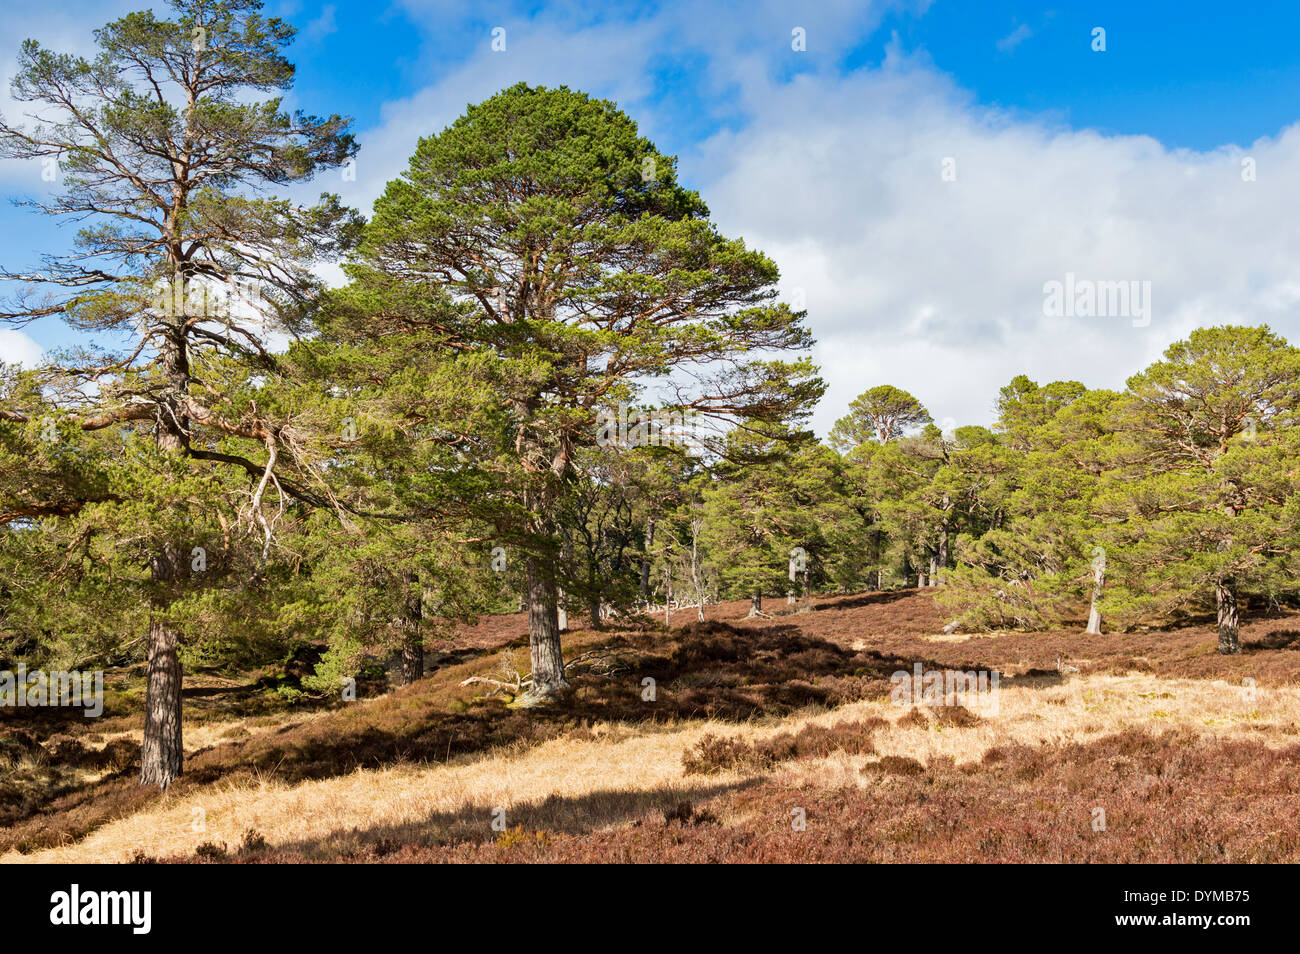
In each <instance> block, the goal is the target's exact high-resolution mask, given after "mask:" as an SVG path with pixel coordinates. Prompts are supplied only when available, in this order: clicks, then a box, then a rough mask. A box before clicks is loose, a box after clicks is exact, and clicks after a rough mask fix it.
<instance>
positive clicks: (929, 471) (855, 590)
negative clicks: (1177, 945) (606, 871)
mask: <svg viewBox="0 0 1300 954" xmlns="http://www.w3.org/2000/svg"><path fill="white" fill-rule="evenodd" d="M171 6H172V8H173V15H172V16H171V17H170V18H168V19H164V18H160V17H158V16H156V15H155V14H152V13H134V14H130V15H128V16H125V17H123V18H121V19H118V20H116V21H113V22H111V23H109V24H108V25H106V26H104V27H102V28H100V29H99V30H98V31H97V32H96V34H95V35H96V42H97V45H98V49H99V53H98V54H97V55H96V56H95V57H93V58H85V57H81V56H76V55H70V54H64V53H61V52H59V51H57V50H51V49H48V48H46V47H44V46H42V45H40V44H38V43H36V42H34V41H27V42H26V43H24V44H23V45H22V47H21V50H20V53H19V69H18V73H17V75H16V78H15V80H14V86H13V89H14V96H15V98H17V99H19V100H20V101H22V102H23V103H25V104H27V105H30V107H31V114H30V115H33V116H39V117H40V118H39V120H35V119H27V120H24V119H23V118H21V117H16V116H12V115H6V116H4V117H3V119H0V157H3V158H6V159H11V160H26V161H30V162H33V163H42V162H50V163H53V164H55V165H56V167H57V170H58V175H59V180H58V181H59V184H60V190H59V191H58V192H57V194H56V195H55V196H54V197H53V198H50V199H46V200H33V201H32V202H31V203H29V206H30V208H29V210H28V211H29V212H30V213H31V215H33V216H38V217H54V218H56V219H58V220H60V221H71V222H75V223H77V225H76V232H75V238H73V240H72V243H71V247H70V248H49V249H41V250H38V251H39V252H40V258H39V262H40V263H39V265H37V266H36V267H34V268H33V267H31V266H30V265H29V264H28V263H18V262H15V263H9V265H10V267H9V268H5V269H4V270H3V271H2V272H0V274H2V275H3V278H4V279H6V280H7V281H6V282H5V284H6V285H7V286H8V290H7V291H8V294H7V297H5V298H4V299H3V301H0V317H2V318H3V319H4V321H5V322H7V323H9V324H10V325H11V326H14V327H23V326H25V325H28V324H30V323H32V322H61V323H62V324H63V325H64V326H65V327H66V328H67V329H68V331H69V334H70V335H71V338H70V339H69V340H70V341H72V342H73V343H72V344H69V345H68V346H66V347H63V348H61V349H58V350H57V351H56V352H52V353H50V354H48V355H47V356H46V360H44V361H43V362H42V363H41V364H40V365H39V366H34V367H29V366H25V365H23V366H20V365H4V366H0V524H2V525H3V532H2V533H0V668H3V669H5V670H12V669H14V668H16V667H17V666H18V665H19V664H22V665H23V666H25V667H26V669H27V670H28V671H34V670H37V669H42V670H47V671H51V672H53V671H61V672H66V671H86V670H101V669H105V668H109V669H112V668H120V667H131V666H143V671H144V674H145V676H144V683H145V685H144V689H143V693H144V696H143V728H142V732H141V735H140V741H141V743H142V747H141V751H140V757H139V765H138V781H139V783H140V784H142V785H145V786H152V785H156V786H162V787H164V788H166V787H167V786H170V785H172V784H173V783H174V782H176V781H177V780H178V779H179V778H180V777H181V776H182V774H183V773H184V770H185V764H184V763H185V759H186V743H185V739H184V733H183V727H182V722H183V719H182V708H183V698H184V693H185V691H186V679H187V676H188V674H190V673H192V672H194V671H196V670H203V671H228V672H247V671H250V670H255V669H257V668H258V667H261V666H272V667H274V666H279V665H283V664H284V662H285V661H286V660H307V661H308V662H307V665H306V666H305V668H304V669H303V671H302V673H301V676H300V678H298V679H295V680H293V681H292V682H289V681H286V682H285V683H284V684H282V685H279V686H278V687H276V688H275V691H277V692H278V693H279V694H280V696H281V697H282V698H283V699H284V700H285V701H286V702H287V703H293V704H298V703H302V704H307V703H310V702H311V700H329V699H333V700H336V701H339V702H347V701H349V700H350V699H355V698H356V694H357V692H358V686H360V688H361V692H362V695H365V692H366V687H367V686H368V685H371V684H372V683H373V682H374V681H375V680H376V679H378V680H380V681H381V682H382V681H383V680H385V679H391V682H392V683H393V684H394V685H406V684H411V683H415V682H416V681H418V680H421V679H424V678H426V658H427V656H428V655H429V654H431V653H437V652H438V647H439V645H440V644H441V642H443V641H445V640H446V639H449V638H451V637H453V636H454V635H455V634H456V633H457V632H458V631H459V630H461V629H463V627H465V626H470V625H474V624H475V623H476V622H478V621H480V620H482V619H485V618H490V617H492V616H494V615H498V614H513V613H521V612H522V613H526V614H527V617H526V619H527V634H528V639H527V659H526V662H524V663H522V664H521V671H520V673H519V674H518V680H517V684H515V685H514V686H513V688H514V690H515V692H514V693H513V694H512V701H511V703H510V705H511V707H512V709H521V710H525V712H532V711H537V712H539V713H544V712H546V711H548V710H553V709H555V708H556V707H560V708H563V706H565V705H566V701H565V700H566V695H567V693H568V692H569V689H570V683H571V676H572V670H571V667H572V663H573V659H572V654H571V653H568V648H569V642H568V641H569V637H570V634H571V633H574V632H577V631H579V630H580V631H582V632H583V633H587V634H590V633H599V632H602V631H605V630H613V631H617V630H619V628H620V627H627V626H628V625H630V624H632V623H635V624H636V625H641V624H642V623H644V624H645V625H650V624H651V623H652V622H653V621H656V620H663V621H664V622H665V623H666V624H667V625H668V627H669V630H671V627H672V625H673V624H674V614H677V617H676V620H675V622H676V624H677V625H682V624H683V623H685V622H686V621H687V620H688V618H689V617H692V616H693V617H694V618H695V620H697V621H699V622H701V623H703V621H704V620H705V619H706V610H707V609H708V608H709V607H710V606H714V605H716V604H719V603H725V602H728V601H737V600H741V601H748V610H747V615H748V616H749V617H750V618H752V619H754V620H758V621H762V620H771V619H773V618H775V617H777V616H782V617H785V616H786V615H789V617H790V618H792V619H798V618H800V616H799V614H803V613H811V612H813V611H814V609H815V605H816V604H817V602H818V601H819V600H821V599H824V598H834V597H843V596H848V595H851V594H864V593H865V594H873V593H889V592H892V591H901V590H918V589H921V588H923V589H924V590H925V591H926V595H927V597H932V598H933V601H934V604H935V606H936V607H937V608H938V612H939V614H940V616H941V619H942V625H943V632H944V633H945V634H955V635H957V634H981V633H1002V634H1005V633H1026V634H1034V633H1040V632H1047V631H1057V630H1061V629H1074V630H1076V631H1078V632H1079V633H1080V634H1084V635H1091V636H1096V635H1101V634H1106V635H1110V636H1118V638H1120V640H1121V642H1122V641H1123V640H1127V639H1132V640H1134V641H1140V640H1142V639H1145V638H1147V636H1146V634H1149V633H1151V632H1153V631H1158V630H1164V629H1169V628H1176V627H1179V626H1182V625H1185V624H1190V623H1200V622H1205V621H1209V623H1210V625H1212V626H1213V627H1214V630H1215V632H1216V633H1217V647H1216V648H1217V652H1218V653H1219V654H1223V655H1224V656H1234V655H1237V654H1240V653H1241V652H1242V646H1243V640H1242V637H1241V630H1242V628H1243V626H1245V625H1246V622H1247V621H1248V620H1249V619H1252V618H1255V617H1257V616H1260V615H1261V614H1264V615H1266V614H1270V613H1276V612H1279V611H1283V610H1288V609H1291V608H1294V607H1295V606H1296V602H1297V597H1298V596H1300V592H1298V591H1300V584H1298V583H1297V579H1298V577H1297V570H1298V569H1300V568H1298V567H1297V565H1296V563H1297V561H1296V558H1295V553H1296V552H1297V549H1298V547H1297V544H1298V543H1300V540H1298V538H1297V534H1298V533H1300V465H1298V463H1297V462H1298V461H1300V350H1297V348H1296V347H1294V346H1292V345H1291V344H1289V343H1288V342H1287V341H1286V340H1284V338H1282V337H1281V336H1280V335H1278V334H1276V333H1275V332H1273V331H1272V330H1271V329H1270V328H1269V327H1267V326H1265V325H1263V324H1258V325H1250V324H1231V323H1224V324H1219V325H1210V326H1206V327H1202V328H1200V329H1198V330H1196V331H1194V332H1193V333H1191V334H1189V335H1187V336H1186V337H1185V338H1184V339H1182V340H1178V341H1175V342H1174V343H1172V344H1170V345H1169V346H1168V348H1167V350H1165V352H1164V355H1163V357H1162V358H1161V359H1160V360H1158V361H1156V362H1154V363H1152V364H1151V365H1150V366H1149V367H1147V368H1146V369H1145V370H1142V371H1140V372H1139V373H1137V374H1135V375H1133V376H1132V377H1131V378H1129V380H1128V382H1127V385H1126V387H1125V388H1124V389H1123V390H1107V389H1099V388H1094V387H1090V386H1089V385H1088V384H1087V383H1086V382H1081V381H1072V380H1068V381H1037V380H1034V376H1035V375H1034V369H1032V368H1025V369H1024V371H1025V373H1024V374H1021V375H1019V376H1017V377H1015V378H1014V379H1013V380H1011V381H1009V382H1007V383H1006V385H1005V386H1004V387H1003V388H1002V389H1001V391H1000V392H999V393H998V394H996V395H987V394H974V393H973V394H970V395H969V406H970V408H971V409H972V411H971V414H970V418H971V419H973V420H984V419H985V416H984V414H983V413H982V409H983V408H985V407H987V406H989V405H990V404H991V405H993V408H994V415H993V417H994V421H993V423H992V424H991V426H984V425H980V424H973V423H972V424H964V425H963V424H961V423H960V422H945V424H943V425H941V424H938V423H936V422H935V420H933V418H932V415H931V413H930V412H929V411H928V410H927V407H926V403H925V402H926V400H927V395H925V394H924V393H919V394H912V393H909V392H908V391H906V390H903V389H900V388H898V387H895V386H893V385H891V384H890V383H889V382H888V381H864V382H862V387H861V393H860V394H859V396H858V397H856V398H855V399H854V400H853V401H852V402H851V403H850V404H849V405H848V406H847V407H844V408H842V409H836V413H835V417H836V418H837V419H838V420H837V423H836V424H835V426H834V427H833V429H832V430H830V432H829V434H827V435H826V436H825V439H819V438H818V436H817V435H816V434H815V433H814V432H813V431H812V429H811V427H810V424H809V421H810V418H811V416H812V414H813V411H814V409H815V408H816V407H817V406H818V403H819V402H820V401H822V400H823V395H824V392H825V389H826V385H825V382H824V381H823V380H822V378H821V377H820V374H819V369H818V367H817V366H816V364H815V363H814V361H813V359H812V349H813V345H814V344H815V341H814V336H813V331H812V328H813V326H814V325H815V322H816V316H815V314H809V313H808V312H806V311H804V310H801V309H798V308H796V307H793V306H792V304H791V303H789V302H787V301H784V300H783V299H782V296H781V294H780V293H779V282H780V273H779V270H778V263H777V262H776V261H774V260H773V259H772V258H770V257H769V256H768V255H766V254H765V253H764V252H763V251H762V250H760V249H756V248H752V247H750V246H749V245H747V244H746V242H745V241H744V239H743V238H742V237H740V236H731V235H726V234H723V233H722V232H721V231H720V230H719V228H718V227H717V226H716V224H715V223H714V222H713V220H712V219H711V217H710V211H709V207H708V205H707V204H706V201H707V198H708V197H707V196H702V195H700V194H698V193H697V192H696V191H694V190H692V189H691V187H690V185H689V184H688V183H686V182H684V181H682V180H681V179H679V175H678V167H677V161H676V159H675V157H673V156H671V155H665V154H663V153H661V152H659V151H658V150H657V149H656V147H655V145H654V144H653V143H652V142H650V141H649V140H648V139H647V138H645V137H644V136H643V135H641V133H640V132H639V131H638V127H637V124H636V121H635V118H634V117H631V116H629V115H627V114H626V113H625V112H624V111H623V110H622V109H620V107H619V106H618V105H617V104H616V103H614V102H611V101H608V100H603V99H597V98H593V97H591V96H588V95H586V94H584V93H583V92H580V91H578V90H574V89H569V88H565V87H558V88H546V87H542V86H531V85H527V84H522V83H521V84H519V85H516V86H513V87H510V88H507V89H504V90H502V91H500V92H498V93H496V94H495V95H493V96H491V97H490V98H488V99H486V100H484V101H482V102H480V103H477V104H474V105H470V106H468V107H467V108H466V110H465V111H464V113H463V115H461V116H460V117H459V118H458V119H457V120H456V121H455V122H453V123H452V124H451V125H449V126H447V128H445V129H442V130H441V131H439V130H437V129H429V130H428V131H427V134H426V136H425V137H424V138H422V139H421V140H420V142H419V145H418V147H417V148H416V150H415V152H414V154H413V155H412V156H411V157H410V161H409V165H408V167H407V169H406V171H405V172H404V173H403V174H402V175H401V176H400V177H398V178H395V179H393V180H392V181H391V182H388V183H387V186H386V187H385V189H384V191H383V193H382V196H381V197H380V198H379V200H378V201H377V202H376V203H375V205H374V208H373V209H372V210H364V211H362V210H356V209H352V208H348V207H346V206H345V205H343V203H342V202H341V200H340V199H339V198H338V197H337V196H335V195H333V194H331V193H330V192H329V191H328V187H329V181H330V179H331V177H336V176H338V175H339V174H340V171H341V170H346V169H347V168H348V167H349V164H350V163H353V162H354V161H355V158H356V156H357V153H358V146H357V143H356V141H355V139H354V138H353V134H352V132H351V130H350V125H349V120H348V119H347V118H346V117H342V116H339V115H335V114H332V113H327V112H325V113H322V114H321V115H312V114H308V113H305V112H298V111H293V112H291V111H289V110H288V109H287V108H286V107H285V106H284V104H283V99H282V97H283V96H284V95H285V94H286V93H287V91H288V90H289V89H290V88H291V87H292V84H293V80H294V67H293V65H292V63H291V62H290V60H289V59H288V55H287V48H288V46H289V45H290V43H291V41H292V39H293V32H294V31H293V28H292V27H290V26H289V25H287V24H286V23H284V22H283V21H280V20H277V19H275V18H268V17H264V16H262V14H261V13H260V12H259V7H260V4H257V3H254V2H250V0H174V2H173V3H172V4H171ZM319 105H320V106H321V107H322V108H323V109H328V104H319ZM318 189H319V190H324V191H320V193H319V196H318V198H315V199H311V200H305V199H304V196H306V195H308V194H310V193H311V192H312V191H313V190H318ZM331 267H338V268H341V274H342V275H344V276H345V279H344V280H343V281H341V282H333V281H329V280H327V277H326V276H328V275H330V274H331V272H330V271H329V269H330V268H331ZM1062 328H1063V330H1062V331H1061V347H1062V348H1067V349H1068V348H1069V346H1070V345H1069V332H1068V330H1065V329H1067V328H1068V326H1066V325H1062ZM1080 376H1081V377H1086V375H1083V374H1081V375H1080ZM683 611H689V612H687V613H686V615H685V616H683V615H682V614H683ZM638 621H640V622H638ZM566 653H568V656H569V658H568V661H567V662H566ZM349 694H351V695H349Z"/></svg>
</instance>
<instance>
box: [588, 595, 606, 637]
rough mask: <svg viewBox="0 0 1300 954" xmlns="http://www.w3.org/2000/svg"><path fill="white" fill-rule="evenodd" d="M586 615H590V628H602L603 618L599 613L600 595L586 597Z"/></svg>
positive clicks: (603, 624)
mask: <svg viewBox="0 0 1300 954" xmlns="http://www.w3.org/2000/svg"><path fill="white" fill-rule="evenodd" d="M587 615H588V616H590V617H591V628H592V629H603V628H604V626H605V623H604V620H603V619H602V618H601V615H600V597H599V596H589V597H587Z"/></svg>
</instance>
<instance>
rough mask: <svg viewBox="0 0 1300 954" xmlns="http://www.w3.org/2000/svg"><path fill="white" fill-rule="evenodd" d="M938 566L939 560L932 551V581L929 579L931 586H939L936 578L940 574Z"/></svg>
mask: <svg viewBox="0 0 1300 954" xmlns="http://www.w3.org/2000/svg"><path fill="white" fill-rule="evenodd" d="M938 566H939V561H938V560H937V559H936V558H935V555H934V553H933V552H931V554H930V581H929V585H930V586H937V585H938V583H937V582H936V580H935V578H936V577H937V576H938V575H939V573H938Z"/></svg>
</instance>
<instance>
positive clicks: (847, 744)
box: [0, 590, 1300, 862]
mask: <svg viewBox="0 0 1300 954" xmlns="http://www.w3.org/2000/svg"><path fill="white" fill-rule="evenodd" d="M748 608H749V604H748V602H747V601H746V602H735V603H720V604H717V605H712V606H709V607H707V608H706V621H705V622H703V623H701V622H698V621H696V611H695V610H694V609H693V608H692V609H683V610H680V611H678V612H676V613H675V614H674V615H673V617H672V625H671V628H670V629H665V628H664V626H663V623H662V619H661V618H660V619H658V620H652V619H651V618H649V617H633V618H629V619H626V620H624V621H623V622H622V624H621V625H618V626H616V627H612V628H610V629H607V630H604V631H595V630H591V629H589V628H582V623H581V621H577V622H576V623H575V626H574V632H573V633H571V634H570V635H569V637H568V638H567V640H566V657H567V658H568V659H569V660H570V665H569V669H570V678H571V682H572V688H571V690H570V691H569V692H568V693H567V694H566V695H565V696H564V697H563V698H562V699H561V700H560V701H559V703H558V704H556V705H555V706H553V707H551V708H547V709H522V708H512V707H511V706H510V705H509V702H510V699H511V694H510V692H509V691H508V690H507V691H502V692H495V693H492V689H493V684H491V683H485V682H474V683H471V684H469V685H461V683H462V682H464V681H465V680H466V679H468V678H470V677H473V676H481V677H486V678H495V679H498V680H500V681H505V682H508V681H509V676H510V675H511V674H512V673H514V672H516V671H517V670H518V669H519V668H521V667H522V668H525V669H526V667H527V660H528V648H527V620H526V616H525V615H517V616H496V617H490V618H485V619H484V620H482V621H481V622H480V623H479V624H478V625H476V626H472V627H462V628H461V629H460V630H459V631H458V633H457V636H456V637H455V639H453V640H448V641H446V642H445V644H439V645H437V646H434V647H431V649H432V650H434V651H432V652H431V653H430V656H429V658H428V665H429V668H430V672H429V674H428V675H427V676H426V677H425V678H424V679H422V680H420V681H418V682H417V683H415V684H413V685H410V686H406V687H402V688H398V689H394V690H392V691H382V687H371V689H370V692H371V694H370V695H368V696H366V695H363V697H362V698H360V699H359V700H357V701H355V702H349V703H344V702H342V701H340V700H330V701H321V700H315V701H313V700H311V699H310V698H305V697H300V698H295V697H294V696H295V694H294V693H293V692H288V693H286V692H284V691H282V690H283V688H284V687H285V686H286V685H291V683H292V681H293V679H294V678H295V675H296V674H297V673H298V672H300V671H301V668H302V666H301V663H300V662H298V661H291V662H290V663H289V664H288V665H287V666H286V667H285V668H284V669H283V670H281V671H279V672H276V673H259V674H239V675H232V674H219V673H204V672H200V673H196V674H194V675H193V677H192V678H188V679H187V683H186V689H185V719H186V735H185V743H186V748H187V751H186V769H185V775H184V776H183V777H182V778H181V779H180V780H179V781H177V782H176V783H174V784H173V785H172V786H171V788H169V789H168V790H167V791H166V792H160V791H159V790H158V789H157V788H154V787H149V788H141V787H139V786H138V785H137V784H136V777H137V773H138V759H139V744H138V743H139V739H140V731H141V725H142V714H141V699H142V694H143V691H142V685H141V678H140V670H139V669H136V670H123V671H114V672H111V673H109V674H108V677H107V684H108V687H109V693H108V699H107V707H106V711H105V714H104V715H103V716H102V717H101V718H99V719H93V720H87V719H82V718H81V717H80V716H79V715H75V714H70V713H67V712H62V711H58V710H25V711H24V710H7V711H4V712H3V713H0V718H2V720H3V721H0V760H3V762H2V763H0V764H3V765H4V767H5V771H4V774H3V776H2V777H0V860H3V861H5V862H24V861H35V862H63V861H77V862H83V861H91V862H122V861H133V860H134V861H194V860H202V861H236V862H281V861H399V862H410V861H543V860H545V861H694V862H708V861H715V862H716V861H963V862H966V861H987V862H1007V861H1050V862H1057V861H1060V862H1170V861H1180V862H1216V861H1234V862H1251V861H1267V862H1287V861H1290V862H1294V861H1298V860H1300V805H1297V802H1296V799H1295V797H1294V794H1293V793H1294V792H1295V791H1297V790H1300V612H1297V611H1278V612H1275V613H1273V614H1271V615H1266V616H1258V617H1256V618H1254V619H1252V620H1250V621H1249V622H1248V623H1247V625H1245V626H1244V627H1243V630H1242V640H1243V652H1242V653H1241V654H1240V655H1237V656H1221V655H1219V654H1218V653H1217V652H1216V644H1217V637H1216V632H1215V628H1214V625H1213V623H1212V622H1208V621H1207V622H1206V623H1204V624H1195V625H1188V626H1184V627H1181V628H1177V629H1173V630H1161V631H1146V632H1142V631H1139V632H1129V633H1119V632H1112V633H1106V634H1104V635H1100V636H1090V635H1085V634H1084V633H1082V632H1081V631H1080V630H1077V629H1071V630H1054V631H1050V632H1045V633H1033V634H1028V633H1015V632H1007V633H991V634H976V635H959V634H952V635H944V634H943V633H942V632H941V630H942V625H943V620H942V618H941V617H940V615H939V614H938V612H937V611H936V609H935V606H934V602H933V598H932V596H931V593H930V592H927V591H924V590H899V591H892V592H882V593H868V594H860V595H855V596H839V597H812V598H811V599H810V600H809V601H808V604H807V605H806V606H805V607H803V609H804V611H803V612H794V611H793V610H791V609H790V608H788V607H786V606H785V605H784V604H779V605H776V606H775V607H774V612H773V615H772V618H767V619H764V618H756V619H746V618H745V614H746V612H747V611H748ZM770 608H771V607H770ZM917 662H920V663H922V665H923V667H924V668H925V669H927V670H928V669H960V670H981V669H982V670H996V671H998V672H999V673H1000V674H1001V678H1000V683H999V689H998V704H997V707H996V711H993V710H992V709H990V708H988V707H978V706H967V707H960V708H959V707H952V706H925V705H900V704H898V703H897V702H896V701H895V700H894V699H893V698H891V689H892V684H891V681H890V676H891V674H893V673H894V672H896V671H898V670H908V671H910V670H911V669H912V667H913V665H914V664H915V663H917ZM1071 670H1075V671H1071ZM259 677H260V678H259ZM647 679H650V680H653V681H654V682H653V685H654V693H653V699H648V698H647V695H648V693H647V685H648V683H647V682H646V680H647ZM277 687H280V688H279V689H277ZM363 689H365V687H364V686H363ZM800 822H802V824H801V825H800V824H799V823H800Z"/></svg>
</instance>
